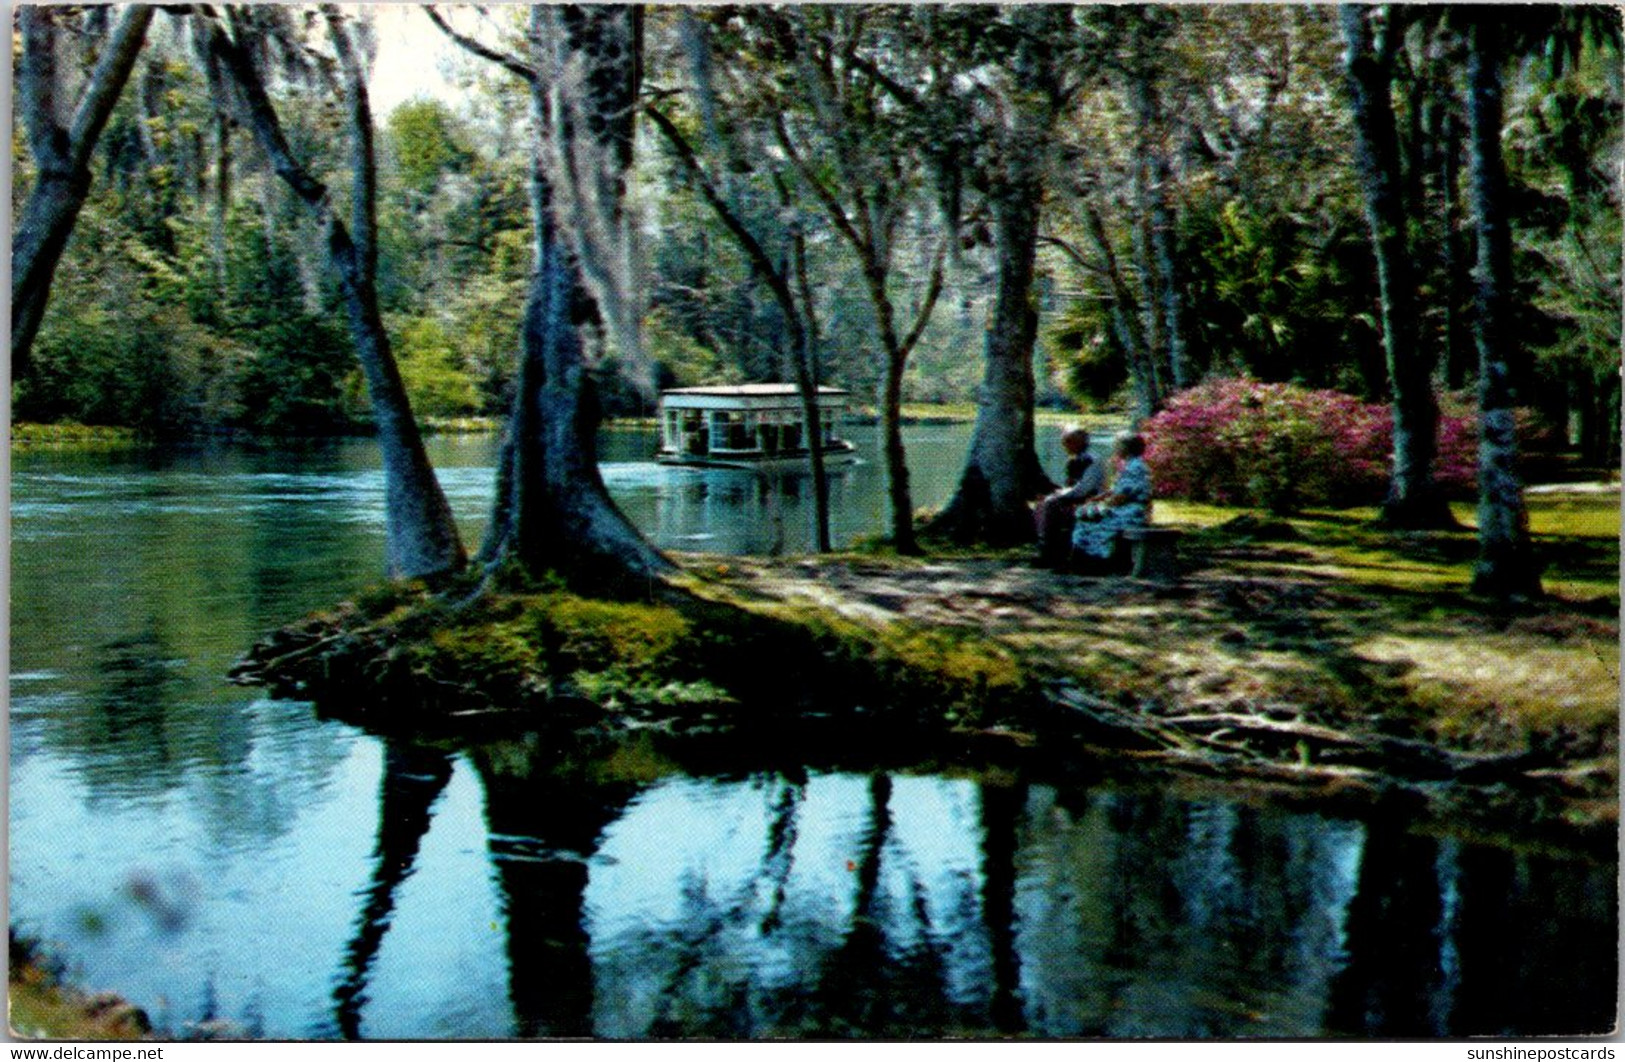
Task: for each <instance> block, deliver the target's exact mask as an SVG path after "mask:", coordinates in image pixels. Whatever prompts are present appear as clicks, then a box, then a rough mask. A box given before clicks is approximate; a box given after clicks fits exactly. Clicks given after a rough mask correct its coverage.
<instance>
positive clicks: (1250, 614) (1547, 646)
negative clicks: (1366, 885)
mask: <svg viewBox="0 0 1625 1062" xmlns="http://www.w3.org/2000/svg"><path fill="white" fill-rule="evenodd" d="M1530 508H1531V520H1532V523H1533V525H1534V530H1535V532H1536V535H1537V540H1538V541H1539V543H1540V547H1541V549H1542V552H1543V555H1544V556H1545V557H1547V558H1548V561H1549V566H1548V569H1547V572H1546V575H1545V584H1546V587H1547V590H1548V592H1549V594H1550V596H1549V597H1548V598H1546V599H1544V600H1542V601H1540V602H1536V603H1533V604H1529V605H1524V606H1509V607H1504V608H1500V607H1492V606H1489V605H1487V604H1486V603H1485V602H1483V601H1482V600H1479V599H1474V598H1471V597H1469V596H1468V595H1467V594H1466V593H1465V586H1466V584H1467V581H1468V574H1469V572H1470V569H1471V563H1472V558H1473V554H1474V552H1475V543H1474V540H1473V536H1472V533H1471V532H1470V531H1469V530H1464V531H1460V532H1451V533H1433V534H1425V535H1423V534H1402V533H1393V532H1385V531H1381V530H1379V529H1376V528H1374V527H1373V526H1372V524H1371V523H1370V522H1369V519H1368V517H1369V516H1370V515H1371V514H1368V513H1361V512H1343V513H1332V512H1324V513H1310V514H1305V515H1303V516H1301V517H1294V518H1292V519H1290V520H1264V519H1260V518H1258V517H1256V516H1254V515H1252V514H1247V513H1238V512H1236V511H1234V510H1223V509H1215V508H1211V507H1202V506H1190V505H1179V504H1177V503H1171V504H1162V503H1159V520H1160V521H1161V522H1165V523H1170V524H1173V525H1175V526H1180V527H1182V528H1184V529H1185V530H1186V531H1187V535H1186V537H1185V540H1184V543H1183V544H1182V547H1181V552H1182V560H1183V566H1184V574H1183V578H1182V579H1181V581H1180V582H1179V583H1178V584H1176V585H1172V586H1164V585H1158V584H1152V583H1146V582H1140V581H1136V580H1132V579H1126V578H1110V579H1091V578H1082V577H1078V576H1072V575H1056V574H1054V573H1051V572H1048V571H1044V570H1041V569H1038V568H1035V567H1033V566H1032V565H1031V564H1030V563H1029V562H1028V559H1027V558H1026V556H1025V555H1011V554H988V553H956V554H942V555H936V556H932V557H930V558H926V559H920V560H916V559H907V558H898V557H892V556H887V555H884V554H880V553H867V554H866V553H861V552H849V553H844V554H832V555H825V556H818V557H801V558H795V559H789V560H782V561H770V560H764V559H749V558H738V557H720V556H701V555H686V556H682V557H680V558H679V559H680V560H681V562H682V565H683V574H682V575H681V577H680V578H679V579H678V580H677V581H676V583H675V584H674V586H675V588H676V589H675V590H673V591H671V592H669V593H666V594H664V595H662V596H660V597H659V598H651V599H650V600H646V601H641V602H619V603H610V602H594V601H588V600H585V599H582V598H578V597H575V596H573V595H570V594H568V593H566V592H564V591H563V590H561V589H558V588H545V587H544V588H535V587H532V588H528V589H527V590H525V591H524V592H508V593H503V594H498V595H488V596H486V597H484V598H481V599H480V600H478V601H477V602H475V603H472V604H470V603H466V602H465V603H463V604H460V605H459V604H448V603H447V602H446V601H445V600H444V599H439V598H431V597H430V596H428V595H427V594H424V593H422V592H421V591H410V590H402V589H400V588H385V589H383V590H381V591H379V592H378V593H376V594H374V595H370V596H368V597H364V598H362V599H360V600H358V601H357V602H356V603H354V604H351V605H349V606H346V607H344V608H342V609H339V610H336V611H334V612H332V613H328V614H325V615H321V616H317V617H312V618H311V619H310V620H308V621H306V622H305V623H303V624H300V625H296V626H295V627H291V628H289V629H287V630H285V631H282V632H279V633H278V634H277V635H275V636H273V637H272V638H270V639H268V640H267V641H266V642H264V643H262V645H261V646H259V647H257V648H256V650H255V652H254V653H253V654H251V656H250V658H249V659H248V660H247V661H245V664H244V665H243V667H242V668H241V670H240V677H241V678H242V679H244V680H245V681H253V682H261V683H265V684H268V685H271V686H272V687H274V688H277V689H279V690H281V691H282V692H283V693H285V694H289V695H293V696H298V697H302V698H309V699H314V700H316V701H318V703H322V704H324V705H326V706H327V708H328V710H330V711H332V712H334V714H341V715H349V716H351V717H355V718H357V719H358V720H359V721H362V722H364V723H366V724H367V725H370V726H375V727H382V728H386V729H387V728H392V727H404V728H409V729H411V728H415V729H425V728H428V729H442V730H443V729H445V728H447V727H450V728H453V729H455V728H484V727H491V726H515V725H523V726H535V725H545V726H547V727H549V728H551V729H553V730H555V731H557V732H559V733H561V734H562V733H564V732H568V733H570V734H572V735H574V736H575V737H576V738H577V739H590V740H591V741H593V742H598V743H603V742H607V741H614V740H618V739H619V738H621V737H624V736H626V735H630V734H637V735H640V737H646V738H650V739H653V740H657V741H670V742H683V743H688V744H690V745H692V744H693V743H694V742H700V743H706V742H721V741H724V740H726V741H727V742H728V743H729V744H730V745H731V746H732V747H733V748H735V749H737V748H739V747H741V746H745V747H749V746H750V744H751V743H752V742H760V743H762V746H763V748H764V751H766V748H767V746H768V745H770V744H772V743H775V742H782V741H784V740H801V738H798V737H794V736H791V737H787V736H786V735H795V734H801V733H803V732H805V735H806V740H814V739H833V740H835V741H836V742H840V741H845V742H847V743H848V744H851V743H854V742H856V743H868V745H869V746H870V747H871V748H873V749H874V750H875V755H876V756H877V757H878V758H886V757H888V756H890V757H892V758H895V757H896V755H897V754H898V753H899V752H901V751H902V750H906V754H907V755H908V756H913V757H914V758H915V759H916V760H917V761H918V762H925V761H930V762H931V763H932V764H933V765H935V766H938V767H943V766H946V767H949V768H954V769H967V770H979V769H984V768H986V767H988V766H990V765H992V766H997V765H998V764H1000V763H1003V762H1017V761H1019V762H1037V761H1046V762H1048V763H1049V764H1050V765H1051V767H1053V768H1056V769H1066V768H1067V766H1068V765H1069V764H1082V763H1087V764H1089V765H1090V769H1091V770H1104V771H1110V772H1120V773H1127V774H1130V775H1133V776H1136V777H1143V776H1145V775H1146V774H1147V773H1148V772H1149V773H1151V774H1156V775H1163V776H1167V775H1174V776H1178V777H1180V778H1183V779H1186V780H1187V781H1200V782H1201V783H1202V784H1214V785H1220V786H1226V787H1231V788H1233V789H1235V790H1237V791H1245V792H1247V793H1253V794H1262V795H1273V796H1281V797H1283V798H1286V799H1292V800H1308V801H1312V802H1313V801H1320V802H1324V803H1326V804H1327V805H1328V806H1333V805H1337V806H1342V805H1350V804H1352V805H1359V804H1362V803H1370V802H1388V803H1392V802H1394V801H1399V802H1401V803H1407V804H1410V805H1412V806H1414V808H1415V809H1416V810H1417V812H1418V814H1419V815H1421V816H1422V817H1423V818H1424V819H1426V820H1427V821H1432V822H1434V823H1436V824H1437V825H1438V826H1439V827H1440V828H1459V829H1469V830H1473V831H1480V832H1490V833H1496V834H1506V835H1509V836H1517V837H1519V838H1521V839H1524V840H1528V841H1536V840H1539V841H1547V840H1552V839H1554V838H1557V837H1559V836H1561V837H1563V838H1567V839H1571V840H1578V841H1596V842H1597V843H1607V842H1610V841H1611V838H1612V836H1613V832H1614V828H1615V825H1614V824H1615V822H1616V819H1617V791H1618V786H1617V778H1618V768H1617V752H1618V735H1617V731H1618V727H1617V709H1618V688H1619V687H1618V657H1619V650H1618V641H1619V623H1618V611H1619V602H1618V596H1617V585H1618V584H1617V573H1618V533H1619V531H1618V529H1619V511H1618V495H1617V493H1597V492H1590V493H1588V492H1585V491H1581V490H1571V491H1561V492H1539V493H1532V494H1531V499H1530ZM1458 515H1459V516H1462V517H1466V516H1467V515H1468V514H1466V513H1460V514H1458Z"/></svg>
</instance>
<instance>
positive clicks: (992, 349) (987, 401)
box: [931, 159, 1054, 546]
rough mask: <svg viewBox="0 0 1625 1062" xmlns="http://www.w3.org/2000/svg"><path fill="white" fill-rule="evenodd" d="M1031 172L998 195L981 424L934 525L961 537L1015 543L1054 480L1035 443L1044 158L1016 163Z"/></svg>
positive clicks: (1024, 538)
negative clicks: (1036, 283) (1036, 288)
mask: <svg viewBox="0 0 1625 1062" xmlns="http://www.w3.org/2000/svg"><path fill="white" fill-rule="evenodd" d="M1011 165H1012V168H1016V167H1017V166H1020V167H1021V168H1022V169H1024V170H1026V171H1027V172H1026V173H1025V174H1023V175H1022V176H1023V177H1024V178H1025V179H1021V180H1018V181H1013V182H1012V184H1013V185H1014V186H1013V187H1011V188H1009V189H1006V190H1004V192H1003V194H1002V195H1000V196H998V197H997V198H995V199H994V200H993V203H992V207H993V217H994V230H995V232H996V247H997V252H998V289H997V291H998V293H997V296H996V297H995V300H994V305H993V318H992V321H991V323H990V325H989V327H988V333H987V343H986V346H985V348H984V360H985V369H984V372H983V376H982V390H981V394H980V395H979V396H978V399H977V408H976V427H975V429H974V431H973V433H972V436H971V444H970V454H969V457H968V459H967V461H966V464H965V470H964V472H963V473H962V474H961V476H960V480H959V486H958V488H957V490H956V491H955V492H954V496H953V498H952V499H951V500H950V501H949V502H948V505H947V506H946V507H945V508H944V509H943V510H942V512H941V513H939V514H937V516H936V518H935V519H934V520H933V521H932V523H931V530H932V532H934V533H936V534H943V535H946V536H948V537H949V538H951V539H953V540H954V541H956V542H984V543H987V544H989V545H996V546H1014V545H1019V544H1021V543H1024V542H1028V541H1031V539H1032V537H1033V518H1032V510H1031V509H1030V508H1029V507H1028V503H1029V502H1030V501H1031V500H1032V499H1033V498H1036V497H1038V496H1039V495H1041V494H1043V493H1045V492H1046V491H1048V490H1049V489H1050V488H1051V487H1053V486H1054V484H1053V483H1051V482H1050V481H1049V478H1048V477H1047V476H1045V475H1044V471H1043V468H1042V467H1041V465H1040V464H1039V461H1038V453H1037V451H1036V449H1035V448H1034V442H1033V397H1034V386H1033V360H1032V359H1033V342H1034V340H1035V339H1036V337H1037V333H1038V314H1037V311H1036V310H1035V309H1034V308H1033V274H1034V263H1035V260H1036V256H1037V249H1038V217H1039V202H1040V199H1041V197H1042V194H1043V189H1042V186H1041V184H1040V181H1039V176H1038V174H1037V172H1036V169H1037V165H1038V162H1037V160H1035V159H1027V160H1024V161H1022V162H1020V163H1016V162H1012V164H1011Z"/></svg>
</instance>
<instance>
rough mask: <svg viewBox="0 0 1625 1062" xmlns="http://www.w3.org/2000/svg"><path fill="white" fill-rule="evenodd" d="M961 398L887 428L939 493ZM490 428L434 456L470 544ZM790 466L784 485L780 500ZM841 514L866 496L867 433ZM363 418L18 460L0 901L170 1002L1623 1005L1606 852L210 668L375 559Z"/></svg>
mask: <svg viewBox="0 0 1625 1062" xmlns="http://www.w3.org/2000/svg"><path fill="white" fill-rule="evenodd" d="M965 436H966V432H965V429H963V428H925V429H920V430H919V431H917V432H916V433H915V434H914V435H913V437H912V438H911V453H912V456H913V458H914V460H915V462H916V468H915V484H916V489H917V497H916V501H917V503H918V504H920V505H932V504H940V502H941V501H942V500H943V499H944V497H945V496H946V494H947V492H948V490H949V489H950V488H951V486H952V484H953V481H954V479H955V478H956V476H957V473H958V469H959V464H960V461H961V460H962V455H963V449H964V442H965ZM490 446H491V444H490V442H489V440H483V439H481V440H441V441H437V442H436V443H435V444H434V450H435V452H434V455H433V456H434V459H435V461H436V464H437V467H438V468H439V469H440V470H441V475H442V478H443V481H444V483H445V485H446V488H447V490H448V493H449V494H450V496H451V499H452V504H453V505H454V507H455V508H456V509H457V511H458V512H459V513H460V514H462V515H463V516H464V517H465V519H466V521H467V523H466V525H465V529H466V530H467V532H468V534H469V536H470V538H471V540H474V539H477V536H478V532H479V530H480V525H481V523H482V520H483V514H484V510H485V506H486V504H487V500H488V497H489V490H490V479H491V474H490V466H491V463H492V459H491V453H490ZM651 446H652V439H650V438H649V437H647V436H640V435H638V434H636V433H622V432H617V433H614V434H613V435H611V436H610V437H609V439H608V441H607V447H608V456H609V458H610V461H609V464H608V465H607V467H606V469H605V477H606V479H607V480H608V482H609V484H610V487H611V490H612V491H613V492H614V493H615V494H616V496H617V497H618V498H619V499H620V500H621V502H622V504H623V505H624V506H625V507H626V509H627V511H628V512H629V514H630V515H631V516H632V517H633V518H634V519H635V520H636V521H637V522H638V523H639V524H640V525H641V526H643V527H644V528H645V529H646V531H647V532H648V533H650V534H651V535H652V536H654V537H655V538H656V539H657V540H658V541H659V542H660V543H661V544H663V545H666V546H670V547H676V548H688V549H704V550H720V551H732V550H741V549H749V550H757V551H763V552H767V551H770V550H773V549H775V548H782V549H787V550H796V549H800V548H803V544H804V543H805V541H806V537H807V528H806V524H807V514H806V511H805V507H804V502H805V500H806V498H805V495H806V494H807V492H806V491H805V489H804V485H803V484H801V483H799V482H798V481H797V480H795V479H794V478H793V477H792V478H791V479H790V480H788V481H787V482H786V483H785V484H783V486H784V490H785V493H784V494H779V493H775V492H774V491H772V490H770V489H769V486H770V485H764V484H762V483H760V482H758V480H757V479H756V478H755V477H753V476H750V475H746V474H735V473H715V472H707V473H700V472H691V471H686V470H674V469H664V468H659V467H656V466H654V465H652V464H649V463H647V462H646V461H645V460H644V459H643V455H644V454H645V453H647V452H648V448H649V447H651ZM798 490H800V494H801V496H798V494H797V493H796V492H797V491H798ZM833 493H834V496H835V502H836V505H835V508H836V514H837V518H836V534H837V537H838V538H841V539H843V540H845V539H849V538H850V537H851V536H853V535H858V534H867V533H872V532H874V531H876V530H878V529H879V528H880V526H881V523H882V515H881V514H882V502H881V499H880V495H879V473H878V469H877V466H876V465H875V464H873V463H872V462H871V463H870V464H867V465H860V466H858V467H857V468H854V469H851V470H850V471H848V472H847V473H845V474H844V475H842V476H841V477H839V478H837V480H836V482H835V484H834V491H833ZM381 514H382V504H381V479H380V475H379V473H378V471H377V460H376V455H375V453H374V451H373V450H372V448H371V447H370V446H368V445H366V444H363V443H355V444H344V445H341V446H337V447H328V448H320V449H315V450H312V451H309V452H303V453H280V454H275V455H267V454H250V453H245V452H241V451H226V452H213V453H204V454H193V455H186V456H170V457H165V458H146V457H134V456H130V455H117V456H107V455H100V456H97V455H59V454H21V455H16V456H15V457H14V459H13V483H12V535H13V554H12V598H11V609H12V640H11V765H10V766H11V794H10V796H11V802H10V809H11V811H10V815H11V821H10V826H11V853H10V856H11V860H10V873H11V882H10V885H11V918H12V921H13V923H14V924H15V925H17V926H19V927H21V928H22V929H24V930H26V931H28V932H31V933H33V934H35V935H38V936H40V937H42V938H44V939H45V940H46V941H48V942H49V943H50V944H51V946H52V947H53V949H54V950H55V952H56V953H57V954H58V955H60V956H62V957H63V958H65V959H66V960H67V961H68V962H69V964H70V967H71V968H72V969H73V971H74V972H75V974H76V975H78V976H79V977H81V978H82V979H83V980H84V982H85V983H87V984H89V985H92V986H94V987H96V988H97V989H108V990H114V991H118V992H121V993H124V994H125V995H127V996H129V997H130V998H131V999H133V1000H134V1001H135V1002H136V1003H137V1004H139V1005H140V1006H142V1007H144V1008H146V1009H147V1010H148V1012H149V1013H150V1014H151V1015H152V1016H153V1018H154V1019H155V1021H156V1022H158V1023H159V1024H160V1025H161V1026H163V1027H164V1028H165V1029H166V1030H168V1031H169V1032H171V1033H176V1034H184V1033H185V1032H186V1030H187V1029H188V1028H189V1027H190V1026H192V1025H194V1024H196V1023H201V1022H205V1021H211V1020H224V1021H228V1022H230V1023H232V1024H233V1025H234V1026H236V1027H237V1028H239V1029H240V1030H241V1031H243V1032H245V1033H247V1034H250V1035H258V1036H270V1037H295V1038H299V1037H322V1038H327V1037H340V1036H370V1037H410V1038H419V1037H426V1038H438V1037H475V1038H486V1037H506V1036H514V1035H547V1034H564V1035H580V1034H596V1035H599V1036H607V1037H650V1036H655V1037H664V1036H685V1035H686V1036H724V1037H728V1036H751V1035H792V1036H794V1035H859V1036H862V1035H892V1036H897V1035H908V1034H923V1035H949V1034H952V1035H959V1034H973V1035H976V1034H998V1033H1019V1034H1026V1035H1039V1036H1112V1037H1127V1036H1175V1037H1187V1036H1222V1037H1228V1036H1314V1035H1322V1034H1328V1033H1330V1034H1354V1035H1400V1036H1412V1035H1462V1034H1476V1033H1513V1034H1517V1033H1522V1034H1528V1033H1539V1032H1552V1033H1582V1032H1589V1031H1600V1030H1602V1029H1604V1028H1606V1027H1608V1026H1610V1025H1611V1024H1612V1022H1613V1013H1614V1008H1613V1004H1614V998H1615V989H1614V985H1615V968H1616V955H1617V952H1616V945H1615V939H1616V928H1615V914H1614V894H1615V869H1614V866H1613V865H1612V863H1607V864H1604V863H1599V862H1596V861H1592V860H1589V859H1587V858H1585V857H1582V856H1579V855H1573V856H1565V855H1563V854H1561V853H1556V854H1554V853H1544V854H1533V853H1526V852H1513V851H1507V850H1503V849H1497V848H1492V847H1484V846H1481V845H1474V844H1468V843H1465V842H1459V841H1456V840H1452V839H1449V838H1438V837H1428V836H1417V835H1414V834H1411V833H1408V832H1406V831H1405V830H1404V829H1403V828H1402V825H1403V824H1400V823H1395V822H1388V821H1380V820H1372V821H1356V820H1339V819H1328V818H1323V817H1319V816H1315V815H1305V814H1295V813H1289V812H1286V811H1282V810H1277V809H1271V808H1263V807H1253V806H1247V805H1241V804H1230V803H1225V802H1221V801H1211V800H1208V801H1193V800H1187V799H1180V798H1178V797H1176V796H1173V795H1170V794H1165V793H1159V792H1157V791H1144V792H1139V791H1134V792H1130V791H1123V790H1113V789H1108V788H1101V787H1092V788H1091V787H1087V786H1058V785H1054V784H1048V783H1046V782H1045V781H1043V780H1040V779H1028V778H1019V777H1016V778H1012V777H1008V776H1005V775H1001V776H999V777H998V780H997V781H996V782H994V781H983V780H978V779H976V778H974V777H969V776H964V777H950V776H945V775H940V774H930V773H911V772H907V771H894V770H890V771H882V770H877V769H873V768H872V767H869V768H866V767H864V766H863V765H861V764H859V765H857V766H854V765H853V764H852V763H850V762H848V763H844V764H842V765H840V766H839V767H837V766H835V765H831V764H820V763H807V764H800V765H794V766H792V767H786V766H785V764H784V760H783V757H782V755H781V756H779V757H777V758H776V759H775V760H774V762H773V764H772V766H769V765H768V764H767V763H765V762H764V763H763V764H760V765H754V766H753V765H749V764H746V765H743V766H741V767H739V768H738V769H737V770H734V771H733V772H732V773H727V774H716V773H707V772H702V771H698V770H687V771H685V770H682V769H680V768H679V767H677V766H676V765H673V764H670V763H666V762H664V761H662V760H661V759H660V757H659V756H658V755H656V754H655V753H654V752H653V751H651V750H650V749H649V748H647V747H644V746H636V745H634V746H628V747H625V748H622V749H620V750H617V751H616V752H615V753H614V754H613V755H612V756H610V757H608V758H607V759H606V760H604V761H602V762H598V763H589V764H579V763H578V764H572V765H567V766H561V765H559V764H558V763H557V762H556V761H555V759H553V758H550V757H549V756H548V755H547V753H546V750H545V749H544V748H542V747H540V745H539V744H538V741H537V740H536V739H526V738H523V737H515V738H511V739H508V740H504V741H501V742H493V743H490V744H482V745H468V746H464V747H417V746H412V745H407V744H403V743H401V742H398V741H384V740H382V739H379V738H377V737H375V736H372V735H369V734H366V733H364V732H362V731H359V730H356V729H354V728H352V727H350V726H347V725H344V724H340V723H335V722H331V721H324V720H320V719H318V718H316V716H315V714H314V712H313V711H312V710H311V709H310V708H309V707H308V706H307V705H304V704H301V703H296V702H287V701H273V700H266V699H263V698H259V697H257V696H256V694H255V692H254V691H251V690H242V689H237V688H234V687H231V686H229V685H226V684H225V683H224V682H222V681H221V678H220V676H221V675H222V674H223V673H224V672H225V670H226V668H227V667H228V666H229V665H230V663H231V662H232V660H233V659H234V658H235V657H236V656H237V654H239V653H240V652H241V651H242V650H243V648H244V647H245V646H246V645H247V644H248V643H249V642H250V641H251V640H252V639H253V638H254V636H255V635H257V634H259V633H261V632H263V631H265V630H266V629H268V628H270V627H272V626H275V625H277V624H279V623H282V622H285V621H287V620H289V619H291V618H294V617H296V616H297V615H299V614H300V613H301V612H303V611H306V610H308V609H311V608H316V607H320V606H323V605H326V604H329V603H331V601H332V600H333V599H334V598H335V597H336V596H338V595H339V594H341V593H344V592H347V591H349V590H351V589H354V588H355V587H357V586H359V585H362V584H365V583H367V582H369V581H372V580H373V578H374V577H375V575H376V573H377V571H378V568H379V564H380V560H379V558H380V556H381V550H382V546H381V539H382V526H381V519H382V516H381Z"/></svg>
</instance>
